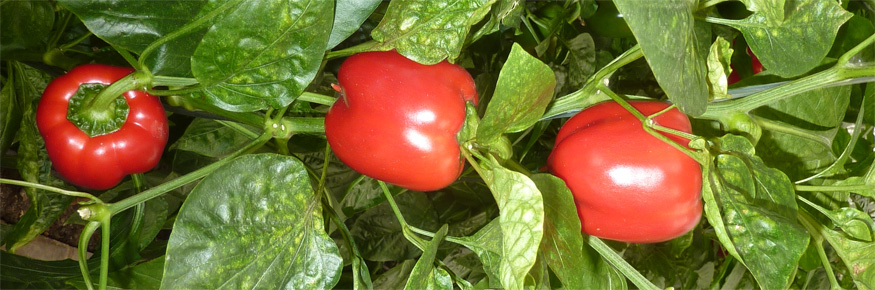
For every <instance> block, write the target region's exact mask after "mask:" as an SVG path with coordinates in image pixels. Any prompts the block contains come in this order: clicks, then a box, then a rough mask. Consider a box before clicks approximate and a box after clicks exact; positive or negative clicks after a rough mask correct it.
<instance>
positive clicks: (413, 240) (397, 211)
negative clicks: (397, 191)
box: [377, 181, 426, 250]
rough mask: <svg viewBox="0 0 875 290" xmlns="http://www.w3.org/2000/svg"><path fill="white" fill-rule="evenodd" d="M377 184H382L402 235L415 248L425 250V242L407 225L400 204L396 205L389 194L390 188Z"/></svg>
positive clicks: (380, 182) (381, 182)
mask: <svg viewBox="0 0 875 290" xmlns="http://www.w3.org/2000/svg"><path fill="white" fill-rule="evenodd" d="M377 182H378V183H379V184H380V188H381V189H383V195H384V196H386V201H387V202H389V207H391V208H392V212H394V213H395V218H397V219H398V223H400V224H401V233H402V234H403V235H404V237H405V238H407V240H408V241H410V243H412V244H413V245H414V246H416V247H417V248H419V249H420V250H425V246H426V243H425V241H423V240H422V239H420V238H419V237H417V236H416V235H414V234H413V232H411V231H410V226H409V225H408V224H407V221H406V220H404V215H402V214H401V210H400V209H399V208H398V204H396V203H395V198H394V197H392V193H390V192H389V187H387V186H386V183H385V182H383V181H377Z"/></svg>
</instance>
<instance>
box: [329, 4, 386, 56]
mask: <svg viewBox="0 0 875 290" xmlns="http://www.w3.org/2000/svg"><path fill="white" fill-rule="evenodd" d="M381 2H382V1H381V0H338V1H337V2H336V4H335V5H336V9H335V10H334V25H333V26H332V27H331V35H330V36H329V37H328V47H326V49H332V48H334V47H335V46H337V45H338V44H340V43H341V42H342V41H343V40H345V39H346V38H347V37H349V36H350V35H352V34H353V33H354V32H356V30H358V29H359V27H360V26H361V25H362V23H364V22H365V20H367V19H368V17H369V16H371V13H373V12H374V10H375V9H377V6H380V3H381Z"/></svg>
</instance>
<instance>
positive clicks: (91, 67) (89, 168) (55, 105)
mask: <svg viewBox="0 0 875 290" xmlns="http://www.w3.org/2000/svg"><path fill="white" fill-rule="evenodd" d="M132 72H134V70H133V69H130V68H124V67H115V66H108V65H100V64H86V65H81V66H78V67H75V68H73V69H72V70H70V72H68V73H67V74H65V75H62V76H60V77H58V78H56V79H55V80H53V81H52V82H51V83H49V85H48V86H47V87H46V90H45V91H44V92H43V96H42V99H40V102H39V105H38V106H37V111H36V123H37V128H38V129H39V131H40V135H42V136H43V139H44V140H45V143H46V151H48V154H49V159H50V160H51V161H52V165H53V166H54V167H55V170H57V171H58V173H59V174H60V175H61V176H62V177H63V178H64V179H66V180H67V181H68V182H70V183H72V184H75V185H78V186H81V187H85V188H91V189H108V188H112V187H114V186H116V185H118V183H119V182H121V180H122V178H124V177H125V175H128V174H133V173H143V172H146V171H149V170H151V169H152V168H154V167H155V165H157V164H158V161H159V159H161V154H162V153H163V152H164V145H166V144H167V136H168V131H169V129H168V126H167V115H166V114H165V113H164V107H162V106H161V102H160V101H159V100H158V98H157V97H155V96H152V95H150V94H148V93H146V92H143V91H127V92H125V93H124V97H125V100H126V101H127V103H128V106H129V107H130V110H129V111H128V116H127V119H126V120H125V122H124V124H122V126H121V128H119V129H118V130H117V131H114V132H111V133H107V134H103V135H99V136H95V137H91V136H88V135H87V134H86V133H85V132H83V131H82V130H80V129H79V128H78V127H76V125H74V124H73V123H72V122H70V121H69V120H68V119H67V108H68V105H69V101H70V98H71V97H73V95H75V94H76V91H77V90H78V89H79V86H80V85H82V84H86V83H100V84H104V85H110V84H112V83H113V82H115V81H117V80H119V79H121V78H123V77H125V76H127V75H128V74H130V73H132Z"/></svg>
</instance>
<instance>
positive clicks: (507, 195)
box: [472, 160, 544, 289]
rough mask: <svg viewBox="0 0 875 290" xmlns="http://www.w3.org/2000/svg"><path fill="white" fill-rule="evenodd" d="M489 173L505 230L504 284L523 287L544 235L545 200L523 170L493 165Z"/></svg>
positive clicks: (502, 255) (489, 182) (491, 189)
mask: <svg viewBox="0 0 875 290" xmlns="http://www.w3.org/2000/svg"><path fill="white" fill-rule="evenodd" d="M492 163H493V164H496V162H495V161H494V160H493V161H492ZM489 175H490V176H489V178H487V179H488V180H490V181H487V185H488V186H489V190H490V191H492V194H493V195H494V196H495V202H496V203H497V204H498V209H499V211H500V216H499V217H498V220H499V224H500V226H501V232H502V233H506V234H504V235H502V238H501V263H500V269H499V275H500V276H499V277H500V281H501V285H502V286H504V287H505V288H509V289H522V288H523V286H524V285H525V283H524V282H525V277H526V274H527V273H528V272H529V269H531V268H532V266H533V265H534V264H535V258H536V257H537V254H538V245H540V243H541V238H542V237H543V235H544V202H543V199H542V197H541V192H540V191H538V188H537V186H535V184H534V182H532V180H531V179H529V178H528V177H526V176H525V175H523V174H522V173H519V172H516V171H511V170H508V169H506V168H503V167H499V166H494V167H493V168H492V169H491V170H490V172H489ZM472 250H474V249H472ZM475 252H476V251H475ZM484 264H485V262H484Z"/></svg>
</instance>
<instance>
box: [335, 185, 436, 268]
mask: <svg viewBox="0 0 875 290" xmlns="http://www.w3.org/2000/svg"><path fill="white" fill-rule="evenodd" d="M395 202H396V203H397V204H398V208H399V210H400V211H401V213H402V214H404V219H405V220H406V221H407V223H408V224H410V225H411V226H414V227H417V228H420V229H424V230H430V231H433V230H435V229H437V228H439V227H440V223H438V219H437V213H436V212H435V210H434V207H433V206H432V205H431V202H430V201H429V198H428V196H427V195H426V194H425V193H422V192H416V191H408V192H405V193H402V194H400V195H398V196H396V197H395ZM350 232H351V233H352V237H353V239H355V243H356V245H358V248H359V251H360V252H361V255H362V258H365V259H366V260H370V261H398V260H405V259H412V258H415V257H417V256H419V255H420V254H421V251H420V250H419V248H417V247H416V246H415V245H413V244H411V243H410V242H408V241H407V239H406V238H405V237H404V234H403V233H402V232H401V224H399V223H398V218H397V217H395V214H394V212H392V208H391V207H389V204H388V203H382V204H380V205H379V206H376V207H374V208H371V209H370V210H368V211H365V212H364V213H362V214H361V216H359V217H358V218H357V219H356V220H355V221H354V222H352V226H350Z"/></svg>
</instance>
